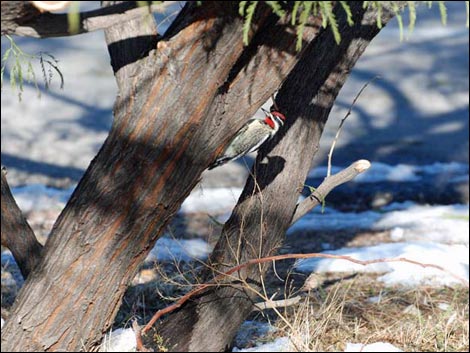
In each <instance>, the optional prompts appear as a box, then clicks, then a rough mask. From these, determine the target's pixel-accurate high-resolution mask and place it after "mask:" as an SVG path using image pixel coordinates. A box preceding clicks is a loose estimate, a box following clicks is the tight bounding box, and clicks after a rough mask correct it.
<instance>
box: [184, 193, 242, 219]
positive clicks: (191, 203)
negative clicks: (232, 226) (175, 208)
mask: <svg viewBox="0 0 470 353" xmlns="http://www.w3.org/2000/svg"><path fill="white" fill-rule="evenodd" d="M242 191H243V189H241V188H213V189H201V188H196V189H195V190H194V191H193V192H192V193H191V194H190V195H189V196H188V198H187V199H186V200H184V202H183V204H182V205H181V209H180V212H182V213H195V212H209V213H210V212H220V211H222V212H224V211H225V210H231V209H232V208H233V207H234V206H235V205H236V203H237V200H238V198H239V197H240V195H241V193H242Z"/></svg>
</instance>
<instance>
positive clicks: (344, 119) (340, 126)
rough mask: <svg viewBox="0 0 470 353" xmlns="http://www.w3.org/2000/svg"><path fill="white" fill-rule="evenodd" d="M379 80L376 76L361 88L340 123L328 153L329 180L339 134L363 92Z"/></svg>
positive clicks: (327, 174)
mask: <svg viewBox="0 0 470 353" xmlns="http://www.w3.org/2000/svg"><path fill="white" fill-rule="evenodd" d="M378 78H379V76H375V77H374V78H372V79H371V80H369V81H368V82H366V84H365V85H364V86H362V88H361V89H360V90H359V92H358V93H357V94H356V97H354V100H353V102H352V103H351V105H350V106H349V109H348V112H347V113H346V115H345V116H344V118H343V119H341V122H340V123H339V126H338V130H337V131H336V135H335V138H334V140H333V143H332V144H331V147H330V152H329V153H328V170H327V172H326V177H327V178H328V177H329V176H330V175H331V158H332V157H333V151H334V149H335V146H336V141H338V138H339V134H340V133H341V129H342V128H343V124H344V122H345V121H346V119H347V118H348V117H349V116H350V115H351V112H352V108H353V107H354V105H355V104H356V102H357V99H358V98H359V96H360V95H361V94H362V92H363V91H364V90H365V89H366V87H367V86H369V84H371V83H372V82H374V81H375V80H376V79H378Z"/></svg>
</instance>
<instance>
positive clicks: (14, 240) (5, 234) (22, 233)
mask: <svg viewBox="0 0 470 353" xmlns="http://www.w3.org/2000/svg"><path fill="white" fill-rule="evenodd" d="M1 173H2V185H1V186H2V187H1V193H2V202H1V206H2V237H1V238H2V245H3V246H6V247H7V248H8V249H10V251H11V253H12V254H13V257H14V258H15V260H16V262H17V264H18V267H19V268H20V271H21V274H22V275H23V277H24V278H25V279H26V278H27V277H28V275H29V273H30V272H31V271H32V270H33V269H34V267H36V264H37V263H38V262H39V260H40V258H41V249H42V245H41V244H39V242H38V241H37V239H36V236H35V235H34V232H33V230H32V229H31V227H30V226H29V224H28V222H27V221H26V218H25V217H24V216H23V214H22V213H21V210H20V209H19V207H18V205H17V204H16V202H15V199H14V198H13V195H12V194H11V191H10V188H9V186H8V182H7V179H6V176H5V174H6V173H5V171H4V170H3V168H2V171H1Z"/></svg>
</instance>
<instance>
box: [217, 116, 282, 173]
mask: <svg viewBox="0 0 470 353" xmlns="http://www.w3.org/2000/svg"><path fill="white" fill-rule="evenodd" d="M263 111H264V112H265V113H266V116H265V118H264V119H250V120H249V121H248V122H247V123H246V124H245V125H244V126H242V127H241V128H240V130H238V131H237V133H236V134H235V135H234V137H233V138H232V140H231V141H230V143H229V144H228V145H227V148H226V149H225V150H224V151H223V152H222V154H221V155H220V156H219V157H217V159H216V160H215V162H214V163H212V164H211V165H210V166H209V168H208V169H213V168H215V167H218V166H220V165H223V164H225V163H227V162H230V161H233V160H235V159H237V158H240V157H243V156H244V155H245V154H247V153H251V152H254V151H256V150H257V149H258V148H260V146H261V145H262V144H263V143H265V142H266V141H267V140H269V139H271V138H272V137H273V136H274V135H275V134H276V133H277V132H278V131H279V128H280V127H281V126H282V125H284V121H285V120H286V118H285V116H284V115H283V114H281V113H279V112H278V111H271V112H268V111H265V110H264V109H263Z"/></svg>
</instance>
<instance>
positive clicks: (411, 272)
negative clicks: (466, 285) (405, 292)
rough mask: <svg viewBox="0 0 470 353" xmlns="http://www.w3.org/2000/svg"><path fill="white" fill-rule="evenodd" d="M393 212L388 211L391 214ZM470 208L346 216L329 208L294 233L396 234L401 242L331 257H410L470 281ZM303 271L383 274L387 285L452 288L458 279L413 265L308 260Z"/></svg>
mask: <svg viewBox="0 0 470 353" xmlns="http://www.w3.org/2000/svg"><path fill="white" fill-rule="evenodd" d="M387 211H388V212H387ZM468 217H469V209H468V205H450V206H419V205H415V204H413V203H412V202H406V203H403V204H392V205H389V206H387V207H385V208H384V209H382V212H376V211H366V212H361V213H343V212H338V211H334V210H331V209H327V210H326V212H325V213H324V214H321V213H314V212H312V213H310V214H309V215H307V217H304V218H305V219H301V220H300V221H299V222H297V223H296V224H295V225H294V226H293V227H291V228H290V229H289V232H288V234H290V235H291V236H295V232H297V231H306V230H310V231H311V230H314V231H324V230H338V229H372V230H374V229H375V230H391V238H392V240H394V241H400V242H399V243H390V244H380V245H375V246H370V247H363V248H343V249H338V250H335V251H326V252H325V253H328V254H336V255H348V256H351V257H352V258H354V259H358V260H372V259H378V258H398V257H405V258H407V259H410V260H415V261H419V262H422V263H432V264H435V265H438V266H441V267H443V268H445V269H446V270H447V271H449V272H451V273H453V274H454V275H457V276H460V277H462V278H465V279H467V280H468V277H469V255H468V245H469V228H468V225H469V222H468ZM297 269H298V270H300V271H303V272H312V271H315V272H351V271H353V272H358V271H367V272H378V273H383V272H385V273H387V274H385V275H384V276H382V277H381V278H380V280H381V281H384V282H385V283H386V284H390V285H391V284H405V285H415V284H419V283H423V282H424V283H427V284H435V285H438V284H445V285H450V284H453V283H457V282H459V281H458V280H457V279H456V278H454V277H452V276H450V275H449V274H446V273H444V272H442V271H440V270H437V269H434V268H425V269H423V268H421V267H419V266H416V265H413V264H410V263H402V262H396V263H379V264H374V265H368V266H362V265H358V264H354V263H352V262H349V261H346V260H333V259H307V260H301V261H299V262H298V263H297Z"/></svg>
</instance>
